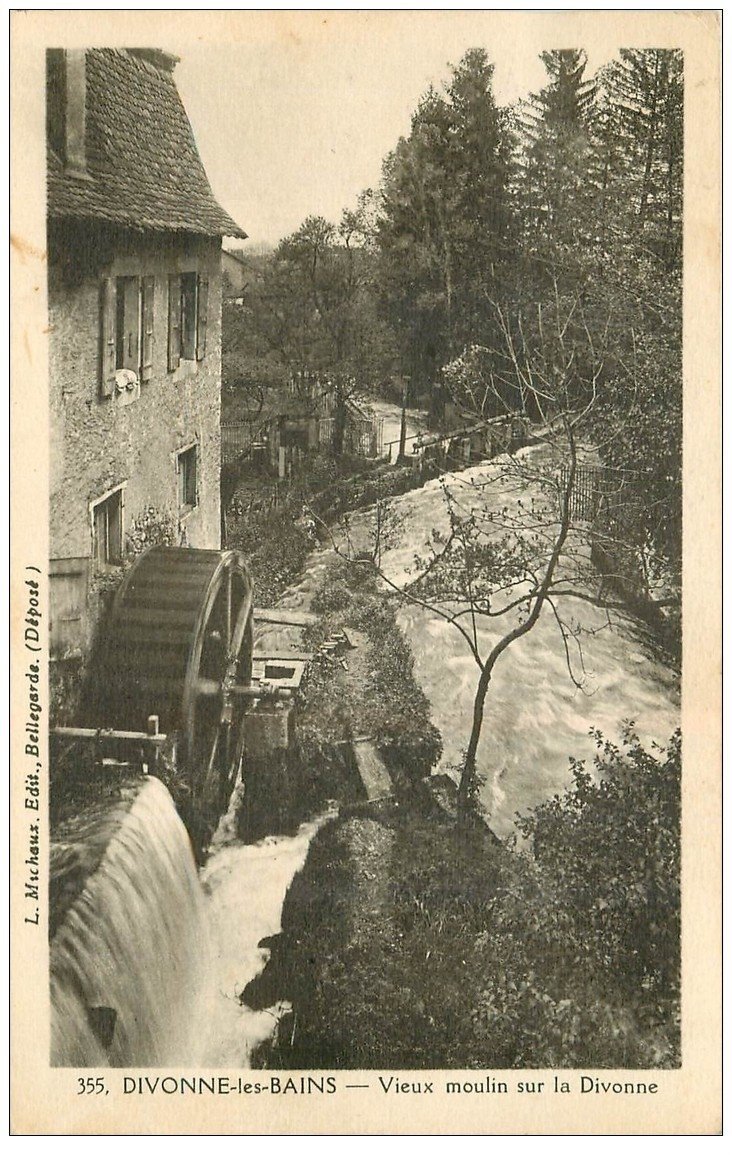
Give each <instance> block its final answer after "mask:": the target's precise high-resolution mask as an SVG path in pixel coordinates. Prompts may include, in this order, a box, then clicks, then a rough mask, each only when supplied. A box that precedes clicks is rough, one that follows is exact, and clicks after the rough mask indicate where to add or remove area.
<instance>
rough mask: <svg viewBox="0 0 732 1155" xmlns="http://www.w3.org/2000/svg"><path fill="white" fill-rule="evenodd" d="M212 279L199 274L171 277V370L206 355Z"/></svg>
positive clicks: (169, 311)
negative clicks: (209, 279)
mask: <svg viewBox="0 0 732 1155" xmlns="http://www.w3.org/2000/svg"><path fill="white" fill-rule="evenodd" d="M207 328H208V280H207V279H206V278H205V277H201V276H199V275H198V274H197V273H179V274H175V275H174V276H170V277H168V369H169V370H170V371H171V372H172V371H173V370H174V369H177V368H178V366H179V364H180V362H181V360H184V361H193V360H194V359H195V360H197V361H202V360H203V358H204V357H205V355H206V331H207Z"/></svg>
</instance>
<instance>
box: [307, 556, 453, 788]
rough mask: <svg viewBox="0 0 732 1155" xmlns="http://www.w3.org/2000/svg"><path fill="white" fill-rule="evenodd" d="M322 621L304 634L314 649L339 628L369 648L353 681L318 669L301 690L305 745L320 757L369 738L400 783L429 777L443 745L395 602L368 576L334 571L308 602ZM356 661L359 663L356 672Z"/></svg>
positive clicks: (333, 668)
mask: <svg viewBox="0 0 732 1155" xmlns="http://www.w3.org/2000/svg"><path fill="white" fill-rule="evenodd" d="M313 609H314V610H315V611H316V612H317V613H319V614H321V615H323V617H322V621H321V622H320V623H319V625H318V626H317V627H314V628H313V629H311V630H310V631H309V633H308V636H307V641H308V644H309V645H311V646H315V647H317V645H319V644H320V642H321V641H322V640H325V639H327V638H328V637H330V636H332V635H333V634H336V633H338V632H339V631H340V630H343V629H346V630H348V629H354V630H358V631H362V632H363V634H364V635H365V636H366V638H367V639H368V642H369V645H368V648H367V650H366V652H365V653H360V654H358V653H357V654H354V655H353V656H352V657H351V660H350V663H349V660H348V657H347V658H346V662H347V665H349V668H350V665H354V676H353V677H350V676H347V675H346V673H345V672H344V673H341V672H340V667H338V666H330V667H320V668H316V670H315V672H314V675H313V676H311V677H310V679H309V682H308V686H307V688H306V691H305V698H304V701H305V709H304V712H303V715H302V716H301V721H300V733H301V738H302V741H303V742H304V743H305V744H306V745H307V744H309V745H310V746H311V747H313V746H317V747H318V748H320V749H321V750H322V751H323V752H325V750H326V748H327V747H328V746H329V745H333V744H337V743H338V742H343V741H345V740H350V739H351V738H353V737H354V735H369V736H372V737H373V738H374V740H375V742H376V744H377V747H378V749H379V751H380V753H381V755H382V756H383V758H384V760H385V762H386V763H387V765H388V766H389V767H390V769H392V770H393V771H394V772H395V774H396V775H397V777H398V778H400V779H401V780H402V781H403V782H404V783H408V782H410V781H415V780H417V779H419V778H421V777H423V776H424V775H425V774H428V773H429V772H430V770H431V769H432V767H433V766H434V765H435V763H436V762H437V760H438V759H439V756H440V753H441V750H442V743H441V740H440V736H439V734H438V732H437V730H436V729H435V727H434V726H433V725H432V723H431V722H430V706H429V702H428V700H427V698H426V697H425V695H424V693H423V692H422V690H421V689H420V688H419V686H418V685H417V682H416V680H415V677H414V663H413V659H412V655H411V651H410V649H409V646H408V644H407V642H406V641H405V640H404V637H403V635H402V633H401V630H400V629H399V626H398V624H397V621H396V613H395V609H394V606H393V605H392V603H391V602H390V601H389V600H388V599H386V598H384V596H383V594H379V593H378V592H376V589H375V581H374V577H373V574H372V572H371V571H370V570H369V569H368V568H366V567H360V568H356V569H353V568H352V567H349V566H345V565H334V566H333V567H332V569H331V570H329V571H328V572H327V573H326V575H325V576H324V578H323V581H322V584H321V586H320V588H319V590H318V592H317V594H316V596H315V598H314V599H313ZM355 663H359V665H358V666H355Z"/></svg>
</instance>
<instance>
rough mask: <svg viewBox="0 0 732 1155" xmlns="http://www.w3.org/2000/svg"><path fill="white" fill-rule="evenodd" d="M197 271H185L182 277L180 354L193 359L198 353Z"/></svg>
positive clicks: (185, 358) (188, 359)
mask: <svg viewBox="0 0 732 1155" xmlns="http://www.w3.org/2000/svg"><path fill="white" fill-rule="evenodd" d="M197 281H198V278H197V277H196V274H195V273H184V274H183V276H182V277H181V279H180V355H181V357H182V358H183V359H184V360H185V361H192V360H193V358H194V357H195V355H196V296H197V294H196V289H197V287H198V286H197Z"/></svg>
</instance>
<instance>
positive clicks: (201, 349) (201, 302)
mask: <svg viewBox="0 0 732 1155" xmlns="http://www.w3.org/2000/svg"><path fill="white" fill-rule="evenodd" d="M207 328H208V277H199V278H198V324H197V327H196V360H197V361H202V360H203V358H204V357H205V356H206V330H207Z"/></svg>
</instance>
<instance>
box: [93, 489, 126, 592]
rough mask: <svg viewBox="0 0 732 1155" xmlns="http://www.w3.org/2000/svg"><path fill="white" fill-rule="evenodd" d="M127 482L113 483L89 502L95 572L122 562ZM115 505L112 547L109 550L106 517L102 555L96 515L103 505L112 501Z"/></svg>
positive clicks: (108, 568)
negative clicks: (101, 553) (115, 515)
mask: <svg viewBox="0 0 732 1155" xmlns="http://www.w3.org/2000/svg"><path fill="white" fill-rule="evenodd" d="M126 486H127V482H126V481H124V482H122V483H121V484H120V485H115V486H114V487H113V488H112V489H108V490H107V491H106V492H105V493H103V494H101V496H100V497H97V498H95V499H94V501H90V502H89V519H90V522H91V556H92V561H93V565H94V569H95V571H96V572H97V573H100V572H101V573H104V572H106V571H108V570H112V569H118V568H119V567H120V566H121V565H122V564H123V563H124V523H125V489H126ZM113 500H114V501H115V503H116V505H117V528H116V530H115V532H114V549H113V550H111V551H110V548H109V547H110V523H109V519H108V517H107V518H106V523H105V529H104V556H101V555H100V541H101V538H100V535H99V532H98V521H97V519H98V515H99V513H100V512H102V509H103V507H106V506H110V503H111V502H112V501H113Z"/></svg>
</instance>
